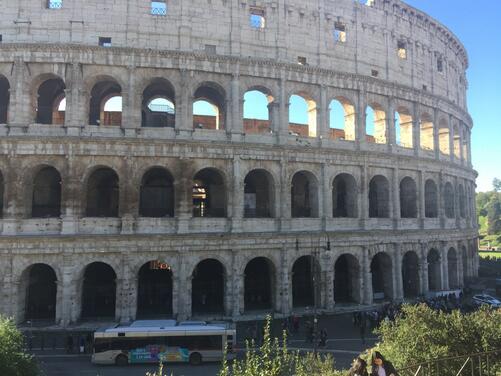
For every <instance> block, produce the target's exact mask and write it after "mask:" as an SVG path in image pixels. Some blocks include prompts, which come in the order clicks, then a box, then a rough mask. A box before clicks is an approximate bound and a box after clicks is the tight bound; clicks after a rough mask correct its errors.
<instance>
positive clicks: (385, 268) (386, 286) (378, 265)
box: [371, 252, 393, 300]
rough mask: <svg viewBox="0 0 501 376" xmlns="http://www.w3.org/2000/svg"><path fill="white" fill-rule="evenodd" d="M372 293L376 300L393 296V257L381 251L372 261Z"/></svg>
mask: <svg viewBox="0 0 501 376" xmlns="http://www.w3.org/2000/svg"><path fill="white" fill-rule="evenodd" d="M371 275H372V293H373V294H374V300H381V299H389V298H392V297H393V270H392V261H391V257H390V256H389V255H388V254H387V253H385V252H379V253H378V254H376V255H375V256H374V257H373V258H372V261H371Z"/></svg>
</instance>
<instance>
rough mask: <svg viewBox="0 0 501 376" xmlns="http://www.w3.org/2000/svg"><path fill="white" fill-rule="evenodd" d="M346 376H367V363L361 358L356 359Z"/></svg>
mask: <svg viewBox="0 0 501 376" xmlns="http://www.w3.org/2000/svg"><path fill="white" fill-rule="evenodd" d="M348 376H369V374H368V373H367V362H366V361H365V360H363V359H362V358H360V357H358V358H356V359H355V360H354V361H353V363H352V364H351V368H350V371H349V373H348Z"/></svg>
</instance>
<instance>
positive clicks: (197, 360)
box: [190, 353, 202, 366]
mask: <svg viewBox="0 0 501 376" xmlns="http://www.w3.org/2000/svg"><path fill="white" fill-rule="evenodd" d="M190 364H191V365H192V366H198V365H200V364H202V355H200V354H199V353H193V354H191V355H190Z"/></svg>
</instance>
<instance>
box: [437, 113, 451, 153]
mask: <svg viewBox="0 0 501 376" xmlns="http://www.w3.org/2000/svg"><path fill="white" fill-rule="evenodd" d="M450 139H451V134H450V130H449V124H448V123H447V121H445V120H444V119H441V120H440V122H439V123H438V147H439V149H440V152H441V153H442V154H445V155H450V154H451V145H450Z"/></svg>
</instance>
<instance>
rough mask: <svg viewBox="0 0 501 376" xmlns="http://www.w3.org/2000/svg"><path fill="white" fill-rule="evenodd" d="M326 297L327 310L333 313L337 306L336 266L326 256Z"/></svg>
mask: <svg viewBox="0 0 501 376" xmlns="http://www.w3.org/2000/svg"><path fill="white" fill-rule="evenodd" d="M324 275H325V281H324V286H325V296H326V300H327V301H326V304H325V308H326V309H327V310H328V311H333V310H334V307H335V305H336V301H335V296H334V277H335V276H334V264H333V263H332V260H331V258H330V257H328V256H327V255H326V257H325V273H324Z"/></svg>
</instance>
